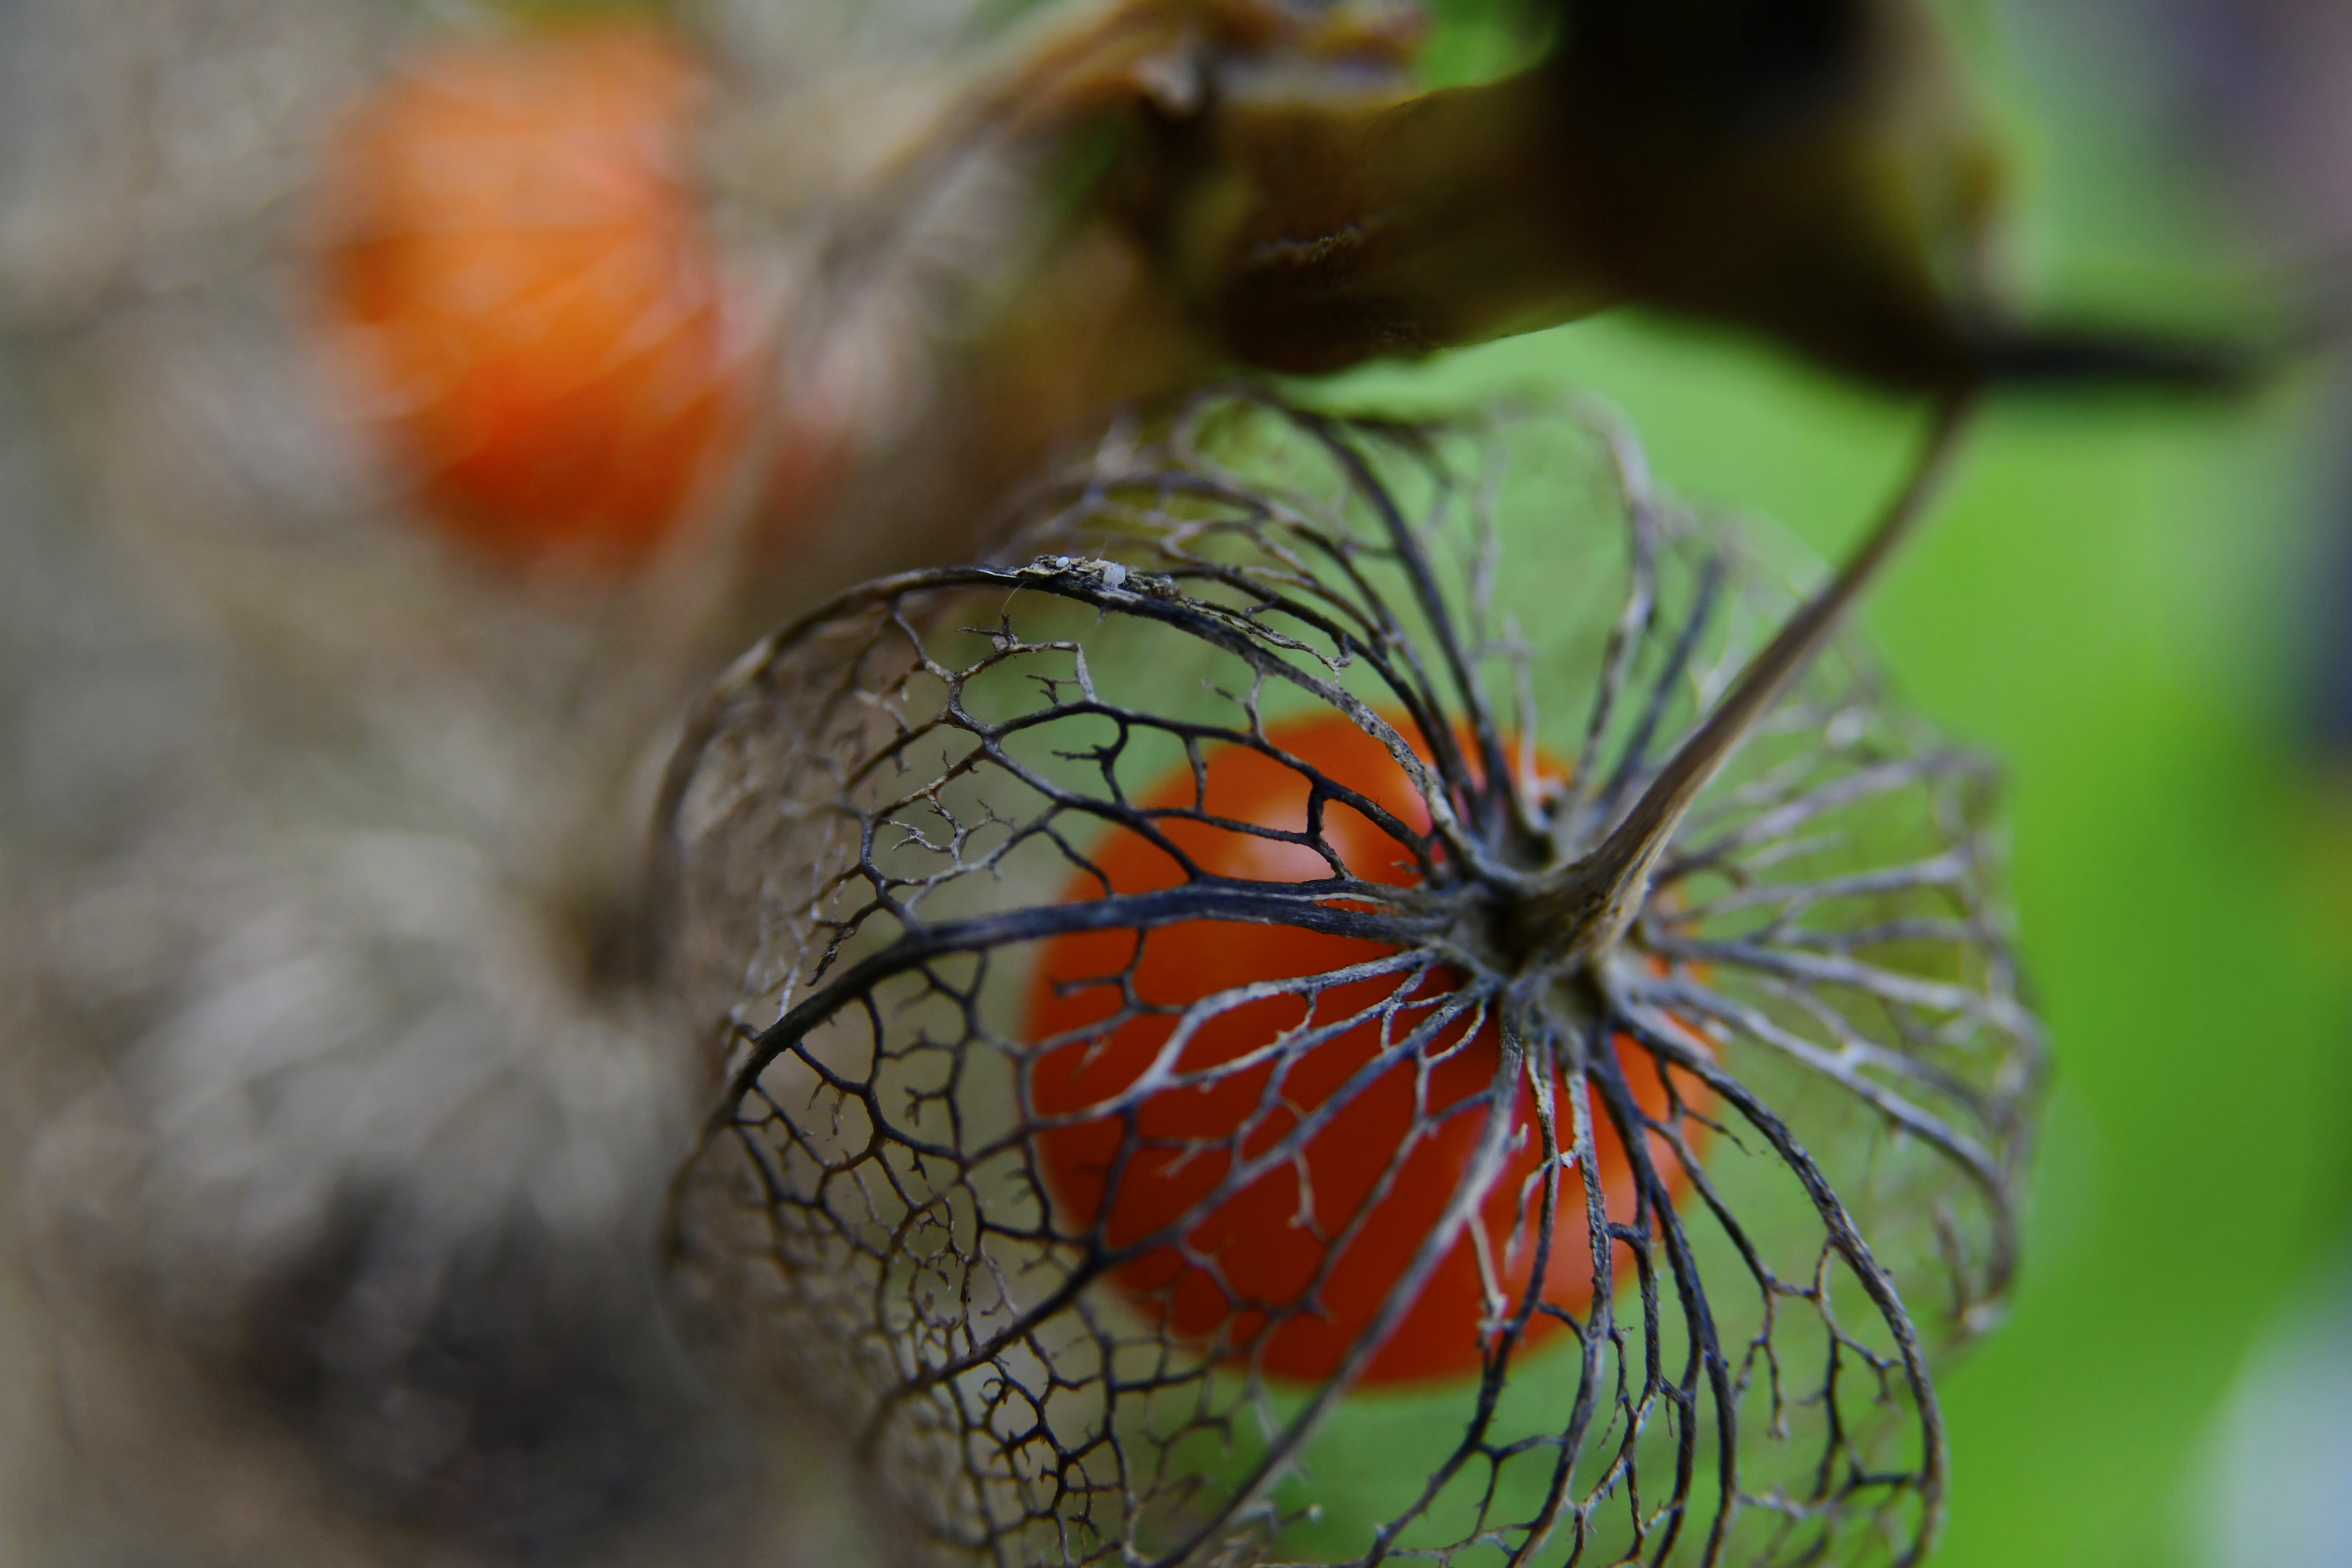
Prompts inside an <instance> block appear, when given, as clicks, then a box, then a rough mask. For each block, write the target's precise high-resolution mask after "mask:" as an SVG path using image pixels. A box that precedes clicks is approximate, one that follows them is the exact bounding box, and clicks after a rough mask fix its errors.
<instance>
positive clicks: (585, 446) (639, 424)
mask: <svg viewBox="0 0 2352 1568" xmlns="http://www.w3.org/2000/svg"><path fill="white" fill-rule="evenodd" d="M702 97H703V89H702V83H701V78H700V75H699V73H698V69H697V68H696V66H695V64H694V61H693V59H692V57H691V56H690V55H689V54H688V52H687V50H686V49H685V48H684V47H683V46H681V45H680V44H679V43H678V42H677V41H675V40H674V39H672V38H671V37H669V36H667V34H665V33H663V32H662V31H660V30H659V29H657V28H656V27H654V26H650V25H647V24H644V23H635V22H616V21H601V22H595V23H583V24H578V25H574V26H565V27H556V28H551V29H546V30H541V31H525V32H518V33H514V34H511V35H501V36H498V37H488V38H482V39H471V40H464V41H457V42H452V43H446V44H443V45H440V46H438V47H434V48H432V49H429V50H427V51H425V52H424V53H421V54H420V55H418V56H417V57H415V58H413V59H411V60H410V61H409V62H407V64H406V65H405V66H404V68H401V69H400V70H399V71H398V72H397V74H395V75H394V77H393V79H391V80H390V81H388V82H387V83H385V84H384V85H383V87H382V88H381V89H379V90H377V91H376V92H375V93H374V94H373V96H372V97H370V98H369V99H368V100H366V101H364V102H362V104H360V105H359V106H358V107H356V108H355V109H354V110H352V112H351V113H350V115H349V117H348V119H347V121H345V123H344V125H343V126H342V128H341V135H340V137H339V138H338V140H337V142H336V143H335V145H334V148H333V152H332V154H331V158H330V160H329V163H328V166H327V170H326V177H325V180H324V197H325V203H326V208H327V213H326V221H325V224H324V230H325V232H324V235H323V241H324V243H323V284H324V289H323V292H324V307H325V316H326V320H327V323H328V326H329V329H330V331H331V333H332V335H333V337H334V339H335V341H336V343H337V345H338V347H339V350H340V353H339V357H340V358H341V360H342V361H343V362H344V363H347V364H348V365H349V366H350V367H351V368H352V371H353V372H354V373H355V374H356V377H357V379H358V380H359V383H360V385H361V387H362V397H363V400H364V405H365V407H366V409H367V413H368V416H370V417H371V419H372V420H373V422H374V423H376V424H377V425H378V426H380V427H381V429H382V432H383V436H384V437H385V438H386V441H387V443H388V445H389V446H390V447H391V448H392V450H393V452H394V455H395V457H396V458H397V460H398V461H399V463H400V464H401V466H402V468H404V471H405V472H406V473H407V474H408V475H409V476H410V477H411V478H412V479H413V481H414V484H415V489H416V490H417V492H418V495H419V497H420V498H421V500H423V502H424V504H425V508H426V510H428V511H429V512H430V513H431V514H432V515H433V516H434V517H435V518H436V520H437V521H440V522H441V523H442V524H443V525H444V526H446V528H448V529H449V530H450V531H454V532H455V533H457V535H459V536H461V537H462V538H464V539H465V540H467V541H468V542H471V543H473V544H475V545H477V546H479V547H481V548H483V549H485V550H487V551H488V552H491V553H493V554H495V555H498V556H500V557H503V558H506V559H508V560H509V561H512V562H516V563H549V562H553V561H559V560H561V561H564V562H569V563H579V564H583V565H588V566H593V567H602V568H607V569H609V568H614V567H625V566H627V565H629V564H632V563H636V562H639V561H641V560H643V559H644V558H645V557H646V555H648V554H649V553H650V552H652V551H653V550H654V549H655V548H656V546H657V545H658V544H659V543H660V542H662V540H663V539H664V538H665V537H666V536H667V534H668V533H669V532H670V531H672V530H673V529H674V528H676V527H677V524H678V522H679V521H681V519H682V517H683V516H684V514H685V513H686V511H687V510H688V508H689V507H690V506H691V505H692V503H693V500H694V498H695V495H696V493H697V491H698V488H699V487H700V486H701V485H702V483H703V481H704V480H705V478H706V476H707V475H708V474H709V472H710V470H711V468H712V466H713V465H714V463H716V462H718V461H719V460H720V459H721V458H723V456H724V454H725V451H726V448H727V447H729V445H730V440H731V438H733V437H735V436H736V435H738V434H739V432H740V428H741V426H742V423H743V412H744V403H745V394H746V381H747V376H746V374H745V369H744V355H743V353H742V349H743V344H742V343H741V342H740V341H739V340H740V339H741V338H743V337H744V336H745V335H746V334H745V333H744V332H743V331H741V330H740V325H739V323H738V322H737V321H735V320H733V319H732V318H733V314H734V313H733V312H731V311H730V307H729V301H728V300H727V298H726V293H725V290H724V289H722V287H721V281H720V268H719V258H718V254H717V250H716V247H715V246H714V244H713V243H712V241H711V238H710V237H709V232H708V229H707V227H706V226H705V222H704V218H703V214H702V210H701V208H700V206H699V205H698V200H697V195H696V191H695V188H694V185H693V183H692V181H691V180H690V179H689V178H688V161H689V160H688V153H689V152H690V143H691V138H692V135H693V132H694V129H695V125H696V121H697V114H698V106H699V104H700V102H701V100H702Z"/></svg>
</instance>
